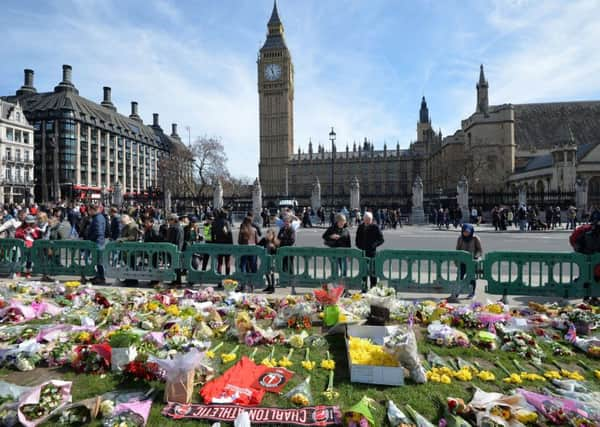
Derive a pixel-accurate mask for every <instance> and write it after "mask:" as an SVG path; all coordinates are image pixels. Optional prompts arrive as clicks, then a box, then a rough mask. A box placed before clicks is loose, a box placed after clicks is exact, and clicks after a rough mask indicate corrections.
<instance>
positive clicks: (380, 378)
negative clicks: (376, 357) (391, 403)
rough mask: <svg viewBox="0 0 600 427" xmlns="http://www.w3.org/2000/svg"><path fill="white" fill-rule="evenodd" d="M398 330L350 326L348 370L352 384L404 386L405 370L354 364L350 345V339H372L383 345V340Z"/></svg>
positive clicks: (347, 346) (395, 327)
mask: <svg viewBox="0 0 600 427" xmlns="http://www.w3.org/2000/svg"><path fill="white" fill-rule="evenodd" d="M397 328H398V327H397V326H363V325H348V327H347V328H346V354H347V356H348V370H349V371H350V381H351V382H353V383H365V384H380V385H394V386H398V385H404V368H402V367H401V366H400V365H398V366H397V367H392V366H370V365H354V364H352V359H351V358H350V346H349V343H348V337H357V338H370V339H371V341H372V342H373V343H374V344H378V345H383V338H384V337H386V336H388V335H390V333H391V332H392V331H394V330H396V329H397Z"/></svg>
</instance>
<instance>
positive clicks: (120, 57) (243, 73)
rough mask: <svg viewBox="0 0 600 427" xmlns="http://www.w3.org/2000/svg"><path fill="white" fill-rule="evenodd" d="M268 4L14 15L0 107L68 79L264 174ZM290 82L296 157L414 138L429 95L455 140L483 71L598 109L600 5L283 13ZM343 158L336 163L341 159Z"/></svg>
mask: <svg viewBox="0 0 600 427" xmlns="http://www.w3.org/2000/svg"><path fill="white" fill-rule="evenodd" d="M272 6H273V3H272V0H236V1H234V0H220V1H208V0H203V1H200V0H196V1H193V0H187V1H169V0H140V1H135V0H121V1H118V0H114V1H113V0H82V1H67V0H55V1H52V2H46V1H43V2H42V1H40V2H35V1H30V2H23V1H20V0H4V1H3V2H2V13H1V14H0V28H2V43H1V44H0V57H1V58H2V61H0V76H1V77H2V78H1V79H0V94H3V95H7V94H12V93H14V91H15V90H16V89H18V88H19V87H20V86H21V84H22V79H23V69H24V68H33V69H34V70H35V86H36V88H37V89H38V91H48V90H52V88H53V87H54V86H55V85H56V84H57V83H58V82H59V81H60V80H61V65H62V64H71V65H72V66H73V81H74V83H75V84H76V86H77V87H78V88H79V91H80V94H81V95H83V96H85V97H87V98H90V99H95V100H97V101H100V100H101V99H102V86H111V87H112V97H113V103H115V105H116V106H117V108H118V109H119V111H121V112H123V113H125V114H129V110H130V106H129V105H130V101H132V100H135V101H138V102H139V110H140V114H141V115H142V117H143V119H144V121H145V122H147V123H150V122H151V121H152V113H154V112H158V113H160V121H161V125H162V126H163V128H166V129H170V123H172V122H177V123H178V124H179V129H180V131H179V133H180V134H182V136H185V138H187V135H186V131H185V126H190V127H191V135H192V138H194V137H196V136H203V135H207V136H220V137H221V138H222V139H223V142H224V144H225V148H226V150H227V155H228V157H229V162H228V165H229V168H230V170H231V171H232V173H233V174H234V175H237V176H247V177H254V176H256V175H257V162H258V95H257V87H256V79H257V70H256V54H257V51H258V49H259V48H260V46H261V45H262V43H263V42H264V38H265V34H266V23H267V21H268V19H269V16H270V14H271V9H272ZM278 7H279V13H280V17H281V19H282V21H283V24H284V27H285V35H286V40H287V44H288V47H289V48H290V50H291V54H292V58H293V60H294V67H295V85H296V86H295V87H296V90H295V147H296V150H297V148H298V147H301V148H302V149H303V150H306V148H307V146H308V139H309V138H312V140H313V143H319V142H321V143H324V144H325V143H328V141H327V134H328V132H329V127H330V126H335V129H336V132H337V135H338V144H337V145H338V149H343V147H344V146H345V144H346V143H348V144H350V145H352V142H353V141H355V140H356V141H359V140H362V139H363V138H364V137H368V138H369V139H371V140H373V142H374V143H375V145H376V147H382V146H383V144H384V142H387V144H388V146H390V145H394V146H395V144H396V142H400V145H401V146H402V147H407V146H408V144H409V143H410V141H412V140H413V139H414V138H415V128H416V121H417V117H418V109H419V105H420V99H421V96H422V95H425V97H426V98H427V101H428V105H429V110H430V114H431V116H432V120H433V125H434V127H435V128H436V129H437V128H441V130H442V132H443V133H444V134H445V135H446V134H450V133H453V132H454V131H455V130H456V129H458V128H459V127H460V120H461V119H463V118H465V117H467V116H468V115H469V114H470V113H472V112H473V111H474V108H475V83H476V81H477V77H478V73H479V64H480V63H483V64H484V65H485V70H486V77H487V79H488V81H489V84H490V102H491V103H492V104H501V103H509V102H510V103H525V102H548V101H561V100H585V99H600V77H599V76H600V55H597V53H596V52H597V48H598V47H597V45H598V41H599V40H600V26H599V25H597V22H600V2H598V1H596V0H589V1H586V0H584V1H569V2H566V1H562V0H557V1H554V0H544V1H526V0H521V1H508V0H507V1H489V0H486V1H484V0H482V1H466V0H456V1H450V0H447V1H434V0H422V1H394V0H369V1H367V0H363V1H359V0H355V1H352V0H348V1H342V0H314V1H313V0H301V1H300V0H279V1H278ZM340 147H342V148H340Z"/></svg>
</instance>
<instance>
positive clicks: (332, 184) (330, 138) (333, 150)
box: [329, 126, 335, 210]
mask: <svg viewBox="0 0 600 427" xmlns="http://www.w3.org/2000/svg"><path fill="white" fill-rule="evenodd" d="M329 140H330V141H331V209H334V210H335V201H334V193H335V175H334V172H333V169H334V164H335V131H334V130H333V126H332V127H331V132H329Z"/></svg>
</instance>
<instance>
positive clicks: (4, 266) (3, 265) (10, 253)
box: [0, 239, 27, 275]
mask: <svg viewBox="0 0 600 427" xmlns="http://www.w3.org/2000/svg"><path fill="white" fill-rule="evenodd" d="M25 251H26V248H25V242H24V241H23V240H21V239H0V274H5V275H11V274H13V273H20V272H21V271H22V270H23V267H24V266H25V262H26V261H27V260H26V256H25Z"/></svg>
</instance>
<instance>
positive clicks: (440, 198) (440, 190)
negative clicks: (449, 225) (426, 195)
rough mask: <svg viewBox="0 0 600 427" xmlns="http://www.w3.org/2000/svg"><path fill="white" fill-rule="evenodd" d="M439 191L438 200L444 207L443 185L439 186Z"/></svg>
mask: <svg viewBox="0 0 600 427" xmlns="http://www.w3.org/2000/svg"><path fill="white" fill-rule="evenodd" d="M437 192H438V196H439V197H438V201H439V204H440V208H441V207H442V194H443V193H444V190H442V187H440V188H438V191H437Z"/></svg>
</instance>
